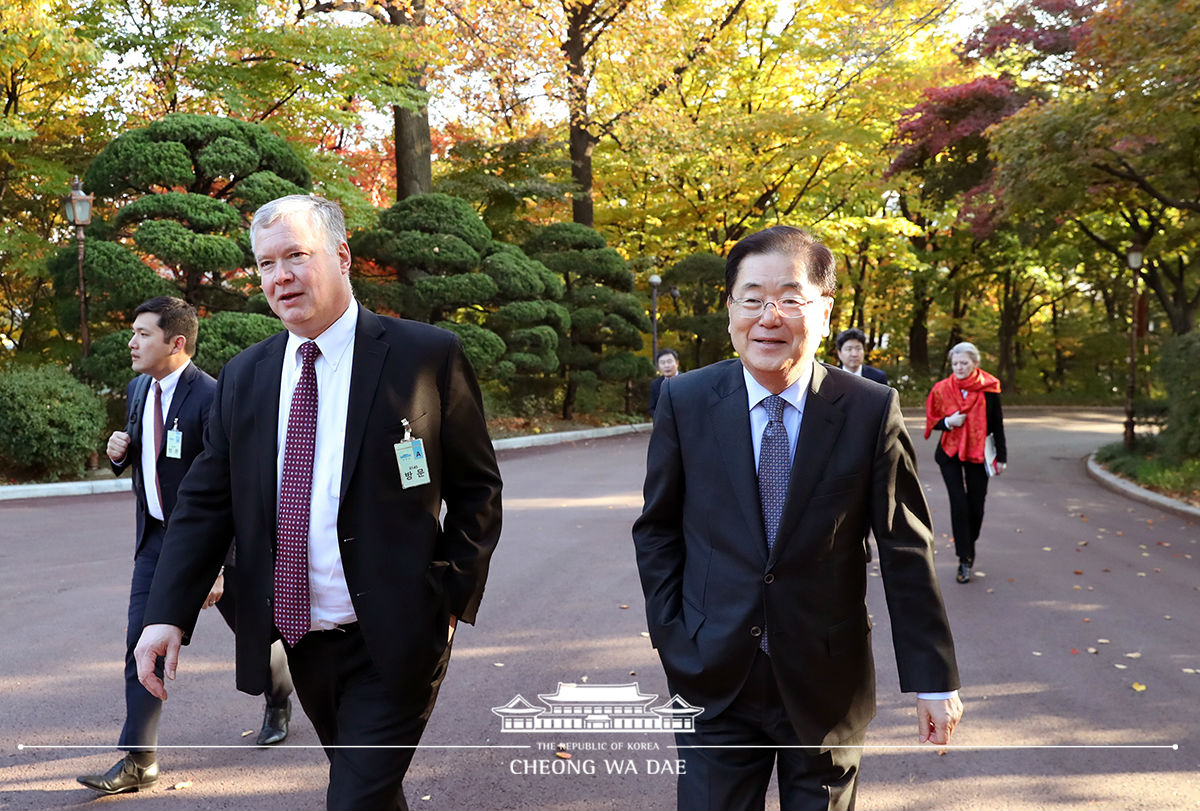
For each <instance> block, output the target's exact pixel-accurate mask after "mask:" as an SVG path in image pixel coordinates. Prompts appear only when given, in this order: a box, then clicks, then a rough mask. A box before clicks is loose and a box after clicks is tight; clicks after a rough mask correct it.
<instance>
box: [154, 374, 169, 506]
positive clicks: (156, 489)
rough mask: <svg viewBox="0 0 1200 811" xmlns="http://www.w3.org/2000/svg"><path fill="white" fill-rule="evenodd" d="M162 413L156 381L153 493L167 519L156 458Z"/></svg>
mask: <svg viewBox="0 0 1200 811" xmlns="http://www.w3.org/2000/svg"><path fill="white" fill-rule="evenodd" d="M164 428H165V425H164V424H163V412H162V386H160V385H158V381H157V380H155V381H154V492H156V493H158V508H159V509H160V510H162V513H163V518H166V517H167V510H166V508H165V507H163V500H162V484H160V483H159V481H158V456H159V454H161V453H162V446H163V429H164Z"/></svg>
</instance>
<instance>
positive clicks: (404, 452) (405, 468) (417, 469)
mask: <svg viewBox="0 0 1200 811" xmlns="http://www.w3.org/2000/svg"><path fill="white" fill-rule="evenodd" d="M395 448H396V464H397V465H399V466H400V485H401V486H402V487H403V488H404V489H405V490H407V489H408V488H410V487H419V486H420V485H422V484H429V463H428V460H427V459H426V458H425V443H424V441H423V440H420V439H413V440H409V441H407V442H397V443H396V445H395Z"/></svg>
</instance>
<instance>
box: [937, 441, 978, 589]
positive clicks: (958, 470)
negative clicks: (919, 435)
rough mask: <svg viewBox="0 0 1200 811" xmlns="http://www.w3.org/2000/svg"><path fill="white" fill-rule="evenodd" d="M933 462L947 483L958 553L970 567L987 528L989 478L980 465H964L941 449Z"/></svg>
mask: <svg viewBox="0 0 1200 811" xmlns="http://www.w3.org/2000/svg"><path fill="white" fill-rule="evenodd" d="M933 458H934V459H936V460H937V463H938V468H939V469H941V471H942V480H943V481H945V482H946V495H948V496H949V497H950V526H951V530H952V531H953V532H954V552H955V554H957V555H958V559H959V560H961V561H963V562H965V563H966V564H967V565H968V566H971V565H974V563H975V542H976V541H977V540H979V532H980V530H981V529H982V528H983V505H984V501H985V500H986V499H987V489H988V475H987V471H986V470H985V469H984V467H983V465H982V464H980V463H978V462H964V461H962V460H961V459H959V458H958V457H957V456H950V455H949V454H947V453H946V452H945V451H944V450H942V446H941V445H938V448H937V451H935V452H934V455H933Z"/></svg>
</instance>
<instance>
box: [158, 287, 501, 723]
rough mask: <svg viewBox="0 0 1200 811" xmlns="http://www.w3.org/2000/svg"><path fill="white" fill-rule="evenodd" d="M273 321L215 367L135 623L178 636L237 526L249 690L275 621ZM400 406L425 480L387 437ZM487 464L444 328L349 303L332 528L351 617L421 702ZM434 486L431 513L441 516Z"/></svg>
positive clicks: (460, 361) (465, 569) (474, 558)
mask: <svg viewBox="0 0 1200 811" xmlns="http://www.w3.org/2000/svg"><path fill="white" fill-rule="evenodd" d="M286 345H287V333H286V332H281V333H279V334H277V335H274V336H272V337H271V338H268V339H267V340H265V341H263V342H261V343H259V344H256V345H255V346H253V347H251V348H249V349H247V350H246V351H244V352H242V353H241V354H239V355H238V356H237V357H235V358H234V359H233V360H231V361H230V362H229V363H228V364H226V365H225V368H224V369H223V370H222V371H221V376H220V379H219V380H218V383H217V398H216V400H215V401H214V403H213V410H212V414H211V417H210V423H209V430H208V434H207V435H206V439H205V450H204V453H203V454H201V455H200V457H199V458H198V459H197V460H196V463H195V465H194V466H193V467H192V470H191V472H190V473H189V475H188V476H187V477H186V478H185V479H184V482H183V486H182V488H181V489H180V493H179V503H178V505H177V508H176V514H175V515H174V517H173V519H172V521H171V524H170V526H169V527H168V530H167V535H166V538H165V540H164V548H163V554H162V558H161V559H160V560H159V563H158V572H157V575H156V577H155V580H154V586H153V588H152V590H151V593H150V601H149V605H148V606H147V608H146V620H145V621H146V624H147V625H149V624H152V623H167V624H171V625H176V626H179V627H180V628H182V629H183V630H184V638H185V640H186V639H188V638H189V637H190V634H191V631H192V629H193V627H194V625H195V622H196V617H197V614H198V613H199V610H200V606H201V603H202V602H203V600H204V596H205V594H207V593H208V586H209V585H210V584H211V583H212V580H213V577H214V576H215V575H216V573H217V569H218V567H219V566H220V565H221V559H222V558H223V557H224V555H225V552H226V550H227V549H228V547H229V543H230V540H231V539H232V538H233V537H234V536H236V538H237V544H236V545H237V564H238V565H237V569H236V578H237V582H236V583H235V587H236V589H237V593H238V603H237V629H238V633H237V684H238V689H240V690H243V691H245V692H248V693H260V692H262V691H263V689H264V688H265V687H266V685H267V682H268V672H269V671H268V654H269V649H270V643H271V641H272V638H273V636H274V621H273V612H272V604H271V600H272V578H273V571H274V551H275V531H276V489H277V470H276V460H277V454H276V444H277V427H278V421H279V417H278V414H279V387H280V379H281V374H282V368H283V354H284V350H285V347H286ZM405 418H407V419H408V420H409V423H410V424H411V428H412V434H413V436H414V437H416V438H420V439H422V440H423V441H424V446H425V451H426V455H427V458H428V465H429V473H430V477H431V479H432V481H431V482H430V484H428V485H424V486H421V487H413V488H410V489H407V490H405V489H403V488H402V487H401V484H400V473H399V469H398V467H397V463H396V456H395V451H394V447H393V446H394V445H395V443H397V442H400V441H402V439H403V435H404V428H403V426H402V424H401V420H402V419H405ZM500 487H501V483H500V474H499V469H498V467H497V465H496V457H495V453H494V451H493V449H492V443H491V439H490V438H489V436H488V431H487V426H486V424H485V421H484V416H483V409H482V406H481V403H480V395H479V387H478V384H477V383H476V380H475V375H474V373H473V372H472V370H471V367H470V364H469V363H468V361H467V359H466V356H465V355H464V354H463V352H462V347H461V346H460V344H459V341H458V339H457V338H456V337H455V336H454V334H453V333H450V332H447V331H446V330H442V329H438V328H436V327H432V326H430V325H427V324H419V323H416V322H412V321H404V320H400V319H395V318H386V317H382V316H378V315H376V314H374V313H372V312H370V311H368V310H366V309H365V308H361V307H360V309H359V316H358V326H357V330H356V333H355V337H354V362H353V368H352V371H351V380H350V399H349V413H348V418H347V424H346V444H345V448H344V459H343V465H342V476H341V491H340V497H341V501H340V507H339V511H338V542H339V549H340V552H341V558H342V565H343V569H344V571H345V575H346V585H347V586H348V588H349V592H350V596H351V600H352V602H353V604H354V610H355V613H356V614H357V616H358V622H359V627H360V628H361V630H362V635H363V639H364V641H365V644H366V648H367V651H368V652H369V654H370V656H371V658H372V660H373V662H374V664H375V666H376V668H377V669H378V671H379V672H380V673H381V674H382V675H383V677H384V678H385V680H387V682H388V683H389V685H390V686H391V687H392V689H393V691H394V692H395V694H396V695H397V696H398V697H399V698H401V699H402V700H405V701H407V700H412V701H414V702H417V703H419V702H421V701H422V700H423V696H427V695H428V692H429V686H430V676H431V674H432V673H433V671H434V669H435V666H436V664H437V662H438V659H439V657H440V656H441V655H442V653H443V652H444V651H445V649H446V645H447V640H446V635H447V634H446V631H447V626H448V623H449V615H451V614H453V615H455V616H457V617H458V618H459V619H461V620H463V621H465V622H473V621H474V619H475V612H476V609H477V608H478V606H479V602H480V599H481V598H482V596H483V588H484V581H485V580H486V578H487V571H488V562H489V560H490V558H491V555H492V550H493V549H494V548H495V546H496V542H497V541H498V540H499V536H500ZM443 502H444V503H445V509H446V512H445V517H444V518H441V517H440V516H441V511H442V506H443Z"/></svg>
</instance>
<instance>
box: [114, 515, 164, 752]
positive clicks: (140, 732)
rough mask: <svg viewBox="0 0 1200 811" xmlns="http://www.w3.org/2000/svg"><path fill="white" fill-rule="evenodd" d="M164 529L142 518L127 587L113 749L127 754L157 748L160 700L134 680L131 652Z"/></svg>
mask: <svg viewBox="0 0 1200 811" xmlns="http://www.w3.org/2000/svg"><path fill="white" fill-rule="evenodd" d="M163 535H164V528H163V525H162V522H161V521H159V520H158V519H156V518H151V517H150V516H149V515H147V516H146V532H145V538H144V540H143V541H142V548H141V549H140V550H139V551H138V553H137V556H136V557H134V559H133V581H132V583H131V584H130V587H129V619H128V622H129V624H128V625H127V626H126V628H125V726H124V727H123V728H122V729H121V738H120V740H119V741H118V742H117V748H119V749H124V750H126V751H128V752H147V751H153V750H154V749H155V748H156V747H157V746H158V719H159V718H160V717H161V716H162V701H160V700H158V699H157V698H155V697H154V696H152V695H150V693H148V692H146V688H145V687H143V686H142V683H141V682H139V681H138V675H137V661H135V660H134V658H133V649H134V648H135V647H136V646H137V643H138V639H139V638H140V637H141V635H142V618H143V616H145V613H146V598H147V597H149V596H150V583H151V582H152V581H153V580H154V569H155V568H156V567H157V566H158V555H159V553H160V552H162V542H163ZM154 672H155V673H157V674H158V677H159V678H160V679H161V678H162V675H163V659H162V657H161V656H160V657H159V659H158V665H157V666H156V667H155V670H154Z"/></svg>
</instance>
